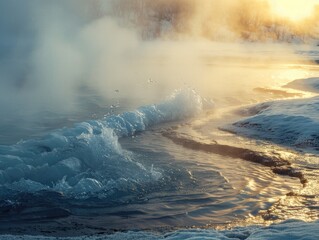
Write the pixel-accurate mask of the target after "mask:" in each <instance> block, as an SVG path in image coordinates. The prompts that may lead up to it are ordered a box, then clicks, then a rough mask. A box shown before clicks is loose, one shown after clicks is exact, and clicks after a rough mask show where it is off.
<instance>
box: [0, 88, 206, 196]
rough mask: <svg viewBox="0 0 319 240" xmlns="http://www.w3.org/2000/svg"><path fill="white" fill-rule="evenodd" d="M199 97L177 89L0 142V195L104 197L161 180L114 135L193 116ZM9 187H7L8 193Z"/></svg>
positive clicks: (122, 135)
mask: <svg viewBox="0 0 319 240" xmlns="http://www.w3.org/2000/svg"><path fill="white" fill-rule="evenodd" d="M202 108H203V99H202V98H201V97H200V96H199V95H198V94H197V93H196V92H195V91H193V90H191V89H183V90H177V91H175V92H174V94H172V96H170V97H169V98H168V99H166V100H165V101H163V102H162V103H160V104H154V105H149V106H143V107H140V108H138V109H137V110H135V111H130V112H124V113H122V114H119V115H113V116H109V117H106V118H104V119H101V120H94V121H93V120H92V121H87V122H82V123H78V124H76V125H75V126H74V127H72V128H63V129H59V130H56V131H53V132H52V133H50V134H48V135H46V136H44V137H42V138H40V139H31V140H25V141H20V142H18V143H17V144H14V145H11V146H4V145H2V146H0V188H1V190H2V191H1V193H0V197H4V196H6V194H8V192H14V193H16V192H31V193H32V192H38V191H42V190H53V191H60V192H62V193H63V194H65V195H66V196H70V197H75V198H86V197H88V196H91V195H92V194H93V195H98V196H99V197H108V196H109V195H111V194H112V193H114V191H116V190H118V189H121V190H123V189H124V190H125V189H127V188H130V189H132V188H134V186H135V187H136V186H137V185H140V184H144V183H147V182H152V181H156V180H158V179H160V178H161V177H162V173H161V171H160V170H155V169H154V168H153V167H146V166H144V165H143V164H141V163H140V162H138V161H137V160H136V159H134V155H133V154H132V153H131V152H129V151H126V150H124V149H122V147H121V145H120V144H119V141H118V139H119V138H121V137H127V136H132V135H134V134H136V133H137V132H141V131H144V130H146V129H147V128H149V127H151V126H154V125H156V124H161V123H164V122H169V121H177V120H182V119H184V118H187V117H191V116H194V115H196V114H198V113H199V112H200V111H201V110H202ZM8 190H10V191H8Z"/></svg>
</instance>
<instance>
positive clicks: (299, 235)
mask: <svg viewBox="0 0 319 240" xmlns="http://www.w3.org/2000/svg"><path fill="white" fill-rule="evenodd" d="M318 236H319V222H318V221H316V222H313V223H305V222H302V221H294V220H290V221H287V222H284V223H281V224H277V225H271V226H269V227H256V226H251V227H242V228H236V229H233V230H227V231H215V230H202V229H193V230H179V231H175V232H170V233H166V234H155V233H149V232H142V231H141V232H120V233H115V234H113V235H104V236H103V235H99V236H80V237H69V238H61V239H65V240H84V239H90V240H104V239H105V240H137V239H144V240H160V239H166V240H179V239H188V240H202V239H212V240H213V239H216V240H230V239H231V240H236V239H237V240H240V239H247V240H257V239H258V240H291V239H305V240H306V239H307V240H317V239H318ZM0 239H3V240H17V239H25V240H31V239H32V240H40V239H44V240H53V239H56V238H55V237H43V236H24V235H23V236H13V235H2V236H0Z"/></svg>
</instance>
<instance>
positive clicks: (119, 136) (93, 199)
mask: <svg viewBox="0 0 319 240" xmlns="http://www.w3.org/2000/svg"><path fill="white" fill-rule="evenodd" d="M188 91H189V90H187V92H186V95H185V94H183V93H182V95H178V94H177V95H176V94H175V97H173V98H172V99H171V100H166V101H164V102H162V103H160V104H157V105H147V106H144V107H141V108H138V109H137V110H133V111H131V112H130V111H128V110H131V109H136V106H134V104H132V103H131V102H129V101H128V102H125V101H124V100H121V104H119V106H117V105H116V104H118V101H119V100H118V99H117V100H112V101H110V100H109V101H108V102H103V101H102V100H101V101H100V100H98V99H96V101H93V100H92V99H91V98H88V99H90V101H88V102H87V105H88V106H89V107H88V108H87V109H86V110H85V109H84V110H83V112H80V113H77V114H73V115H72V116H73V118H71V116H69V115H68V116H63V117H61V119H60V120H61V122H59V121H57V118H55V117H52V116H50V114H44V116H43V118H44V120H43V122H44V123H46V124H47V125H45V126H43V128H39V129H32V126H27V127H26V131H24V130H21V129H19V130H17V132H15V133H12V134H10V131H4V132H3V134H2V135H1V141H2V142H3V143H5V144H6V145H1V146H0V155H1V158H0V160H1V161H0V163H1V179H0V180H1V186H0V188H1V189H0V190H1V193H0V214H1V215H2V216H3V217H2V218H1V219H0V223H1V224H0V232H2V233H12V232H13V231H14V233H29V234H33V233H40V234H47V235H52V234H53V235H74V234H75V232H76V235H81V234H88V233H97V232H112V231H115V230H126V229H139V230H141V229H151V230H160V229H162V228H164V229H175V228H185V227H191V226H197V227H208V226H217V225H218V226H220V225H225V224H234V223H235V222H241V223H240V224H243V222H245V221H247V222H248V223H257V222H260V221H259V220H258V219H256V217H258V216H260V214H261V213H263V212H267V211H268V210H269V209H271V208H272V207H274V210H272V212H270V213H269V212H268V215H267V216H268V220H269V219H270V220H271V221H272V220H276V219H280V220H285V219H289V218H291V217H292V215H289V214H287V213H289V212H293V211H291V209H292V208H293V206H294V203H295V202H298V201H299V202H300V201H301V202H302V201H303V203H302V206H301V208H302V210H306V209H309V208H305V207H304V206H306V205H307V204H308V203H307V198H302V199H299V198H298V197H296V196H295V197H292V198H288V197H287V196H286V194H287V193H289V192H290V193H291V192H293V193H297V192H306V193H307V194H308V195H310V192H311V189H312V190H314V189H313V188H314V186H315V185H314V184H315V181H316V176H317V174H316V173H315V171H313V170H309V172H308V173H307V172H305V174H307V177H308V178H309V179H310V180H311V179H312V180H311V181H312V184H309V185H308V188H306V189H305V188H302V184H301V183H300V179H298V178H291V177H289V176H281V175H279V174H275V173H274V171H272V168H271V167H269V166H268V167H267V166H263V165H261V164H258V163H254V162H249V161H245V160H243V159H242V157H241V155H238V157H236V156H234V155H231V157H230V155H229V154H228V155H227V154H220V153H213V152H207V151H203V150H202V149H198V148H196V147H194V148H189V147H185V146H183V144H176V143H175V142H174V141H172V139H170V138H168V137H167V136H165V134H163V132H168V133H170V134H176V135H177V136H179V137H180V138H181V139H186V140H191V141H193V142H195V143H197V145H200V144H215V143H216V142H218V143H219V144H225V145H227V146H233V147H237V148H240V149H248V150H249V151H253V152H257V153H258V154H259V153H262V154H264V155H265V156H270V158H271V157H273V156H274V155H280V156H283V158H284V159H287V160H290V161H291V162H293V164H294V167H296V168H302V167H303V166H304V165H303V164H302V161H301V160H300V159H308V158H311V157H313V156H308V158H307V157H305V155H304V154H303V153H298V152H294V151H292V150H291V149H290V150H288V149H285V148H283V147H280V146H277V145H274V144H271V143H269V142H264V141H258V140H251V139H248V138H244V137H240V136H236V135H234V134H232V133H229V132H225V131H222V130H221V129H220V126H224V125H226V124H228V123H232V122H234V121H235V120H236V119H238V118H240V117H242V112H239V111H238V110H236V109H237V108H238V106H236V103H235V102H236V101H234V99H227V98H226V99H223V100H220V101H219V104H220V106H224V105H226V103H227V104H228V105H229V104H230V103H232V105H233V106H231V107H227V108H226V107H220V108H218V107H215V108H210V109H209V110H204V111H201V112H200V111H198V107H200V108H202V107H203V105H204V104H203V102H202V101H199V100H200V97H199V96H198V95H197V94H196V93H195V92H193V91H190V92H188ZM262 92H263V93H262V94H261V91H260V89H259V90H258V91H257V92H253V93H252V99H255V100H254V101H255V102H256V101H258V99H260V98H262V99H267V98H284V97H287V96H286V95H285V94H283V92H280V91H279V92H278V91H277V92H276V91H272V92H271V91H268V90H267V88H265V89H264V90H263V91H262ZM261 95H262V96H261ZM176 96H177V97H176ZM185 96H186V97H185ZM255 97H256V98H255ZM289 97H297V96H289ZM256 99H257V100H256ZM92 101H93V103H92ZM136 102H138V101H136ZM140 102H142V101H140ZM217 102H218V101H217ZM245 104H247V102H246V103H245ZM92 106H93V107H92ZM180 106H187V107H186V108H183V109H184V110H181V108H180ZM234 110H236V111H234ZM106 113H108V114H106ZM118 113H120V115H116V114H118ZM51 117H52V125H50V124H48V123H49V122H50V118H51ZM48 119H49V121H48ZM83 119H90V121H88V122H84V123H81V124H78V125H76V126H75V127H72V123H74V122H82V121H83ZM62 126H66V127H67V128H64V129H60V130H52V129H58V128H60V127H62ZM4 129H7V128H4ZM32 130H34V136H30V131H32ZM50 131H51V134H49V135H47V134H48V132H50ZM8 136H10V138H7V137H8ZM21 137H23V138H24V137H26V138H27V140H25V141H22V142H19V143H18V144H12V142H15V140H16V139H17V138H21ZM195 146H196V145H195ZM314 158H316V156H314ZM298 160H299V162H298ZM314 192H315V193H316V191H315V190H314ZM294 201H295V202H294ZM305 201H306V203H305ZM278 209H280V211H278ZM301 212H302V211H301ZM298 213H300V211H298ZM311 214H314V215H316V213H313V211H310V213H309V214H308V213H305V212H303V215H302V214H301V215H302V216H303V217H304V218H302V216H301V217H300V218H301V219H306V220H307V219H308V220H309V218H311V216H312V215H311ZM263 216H265V214H264V215H263ZM262 218H263V221H265V220H266V221H267V219H266V218H265V217H262ZM314 219H315V218H314ZM263 223H264V222H263Z"/></svg>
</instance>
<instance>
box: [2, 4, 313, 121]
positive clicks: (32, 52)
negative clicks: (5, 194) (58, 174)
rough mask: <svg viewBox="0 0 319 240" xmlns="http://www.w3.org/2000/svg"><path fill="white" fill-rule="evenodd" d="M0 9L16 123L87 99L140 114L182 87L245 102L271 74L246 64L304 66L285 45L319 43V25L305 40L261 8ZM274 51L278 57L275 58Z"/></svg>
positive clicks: (5, 77) (6, 87)
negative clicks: (86, 94)
mask: <svg viewBox="0 0 319 240" xmlns="http://www.w3.org/2000/svg"><path fill="white" fill-rule="evenodd" d="M0 9H1V12H2V14H1V15H0V32H1V36H2V37H1V40H0V54H1V55H0V60H1V63H2V64H1V66H0V111H1V115H2V120H3V121H8V122H12V121H18V122H19V120H21V121H24V122H27V121H30V122H32V121H35V120H36V119H38V117H39V115H40V114H41V112H43V111H48V112H53V113H56V114H63V113H70V112H71V113H72V112H75V111H77V110H78V109H79V108H81V106H80V104H79V101H80V98H81V97H82V95H81V91H83V89H89V90H90V91H93V92H94V94H96V95H98V96H101V97H103V98H105V99H114V98H118V99H119V98H127V99H132V101H135V99H139V100H138V101H137V100H136V105H138V104H142V103H148V104H149V103H153V102H156V101H159V100H160V99H163V98H165V96H167V95H169V94H170V93H171V92H172V91H174V89H176V88H182V87H191V88H194V89H196V90H197V91H198V92H200V94H203V96H206V97H209V98H213V99H214V98H215V99H217V98H219V97H221V96H233V95H234V94H235V93H236V94H241V95H243V96H244V95H245V94H244V91H245V89H247V88H253V87H254V86H255V85H257V84H259V83H260V82H262V81H267V80H269V79H267V78H268V77H270V76H271V75H272V74H273V73H272V72H271V71H270V70H265V71H262V72H260V71H245V72H243V69H241V67H239V66H238V64H241V63H243V62H245V63H248V64H250V63H252V59H254V60H253V62H254V64H256V59H259V61H260V63H262V64H264V65H265V63H268V62H271V61H273V60H274V59H275V60H276V61H278V59H279V60H288V59H289V61H299V60H300V59H299V57H297V56H295V55H294V51H293V49H291V48H290V47H287V45H286V44H283V43H286V42H294V41H295V42H304V41H306V40H307V39H309V40H312V39H314V38H315V37H316V35H315V34H317V33H316V32H314V31H312V30H311V29H314V28H315V24H312V23H313V22H315V20H316V19H317V17H316V15H314V16H309V18H307V19H305V20H304V21H305V22H306V21H307V23H310V24H308V28H307V29H305V28H303V29H304V30H303V31H301V32H300V30H298V31H299V32H298V33H297V29H300V28H299V27H297V26H296V27H295V28H293V27H287V28H282V27H281V26H282V25H283V23H285V24H284V25H285V26H290V23H289V21H288V20H283V19H281V20H279V19H277V18H274V16H273V15H271V14H270V7H269V4H268V3H267V2H266V1H257V0H256V1H247V0H242V1H233V0H227V1H218V0H214V1H191V0H185V1H182V3H181V1H165V0H161V1H147V0H144V1H133V0H129V1H127V0H119V1H113V0H109V1H107V0H105V1H103V0H100V1H99V0H94V1H85V0H80V1H79V0H67V1H65V0H58V1H43V0H29V1H22V0H11V1H5V0H1V1H0ZM256 10H257V11H256ZM12 13H14V16H13V17H12V16H11V15H12ZM252 19H253V20H254V21H253V22H254V24H255V25H252V24H251V23H252ZM270 20H271V21H270ZM269 21H270V22H269ZM280 24H282V25H280ZM300 24H301V23H300ZM302 24H304V22H302ZM298 26H299V25H298ZM265 29H266V30H267V31H265ZM276 34H277V35H276ZM252 42H254V43H252ZM274 42H275V43H276V44H275V45H274V44H273V43H274ZM279 42H280V44H279ZM274 47H275V48H276V49H278V51H276V52H277V53H278V55H275V56H274V55H270V54H267V49H274ZM227 54H229V55H227ZM230 59H232V61H229V60H230ZM257 62H258V61H257ZM234 64H235V65H234ZM230 65H231V71H230V70H229V69H230V68H229V67H230ZM264 65H263V66H264ZM268 84H271V81H270V80H269V81H268ZM230 86H231V87H230ZM13 119H15V120H13Z"/></svg>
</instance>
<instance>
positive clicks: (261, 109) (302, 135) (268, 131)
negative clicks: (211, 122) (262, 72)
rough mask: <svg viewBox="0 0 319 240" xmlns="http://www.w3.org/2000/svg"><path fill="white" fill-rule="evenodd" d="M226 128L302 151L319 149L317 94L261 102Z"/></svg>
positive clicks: (318, 102)
mask: <svg viewBox="0 0 319 240" xmlns="http://www.w3.org/2000/svg"><path fill="white" fill-rule="evenodd" d="M245 112H246V113H248V114H253V115H252V116H249V117H248V118H245V119H243V120H240V121H238V122H236V123H234V124H232V125H230V126H226V127H224V128H225V129H227V130H230V131H232V132H235V133H237V134H240V135H245V136H249V137H253V138H257V139H263V140H268V141H272V142H275V143H277V144H282V145H285V146H289V147H295V148H299V149H304V150H312V151H313V150H315V151H317V150H319V132H318V129H319V97H314V98H308V99H298V100H285V101H274V102H266V103H261V104H258V105H256V106H253V107H249V108H248V109H246V110H245Z"/></svg>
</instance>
